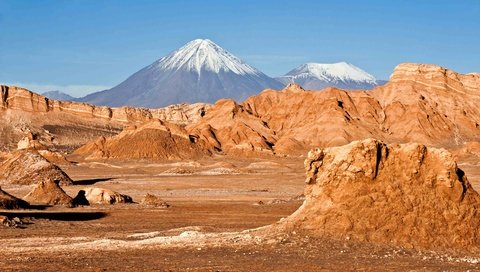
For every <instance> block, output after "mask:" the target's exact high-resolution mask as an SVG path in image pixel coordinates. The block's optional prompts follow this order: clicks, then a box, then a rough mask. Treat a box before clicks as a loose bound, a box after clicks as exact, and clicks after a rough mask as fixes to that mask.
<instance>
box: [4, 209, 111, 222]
mask: <svg viewBox="0 0 480 272" xmlns="http://www.w3.org/2000/svg"><path fill="white" fill-rule="evenodd" d="M0 215H4V216H7V217H9V218H13V217H18V218H36V219H48V220H56V221H89V220H96V219H100V218H103V217H105V216H107V215H108V214H107V213H105V212H36V211H0Z"/></svg>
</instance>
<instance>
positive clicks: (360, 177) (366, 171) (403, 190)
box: [278, 139, 480, 250]
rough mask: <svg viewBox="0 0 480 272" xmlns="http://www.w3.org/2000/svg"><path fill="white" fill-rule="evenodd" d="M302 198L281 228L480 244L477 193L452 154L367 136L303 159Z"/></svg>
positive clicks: (379, 239) (421, 244) (428, 243)
mask: <svg viewBox="0 0 480 272" xmlns="http://www.w3.org/2000/svg"><path fill="white" fill-rule="evenodd" d="M305 169H306V172H307V180H306V182H307V188H306V190H305V196H306V200H305V202H304V204H303V205H302V206H301V207H300V208H299V209H298V210H297V211H296V212H295V213H294V214H292V215H291V216H290V217H288V218H287V219H285V220H283V221H281V222H280V223H279V224H278V226H284V227H285V226H287V227H288V228H293V229H296V230H306V231H310V232H312V233H314V234H317V235H326V236H333V237H337V238H343V239H354V240H360V241H369V242H374V243H382V244H390V245H397V246H407V247H416V248H429V249H449V248H454V249H462V250H479V249H480V195H479V194H478V193H477V192H476V191H475V190H473V188H472V187H471V185H470V183H469V182H468V180H467V177H466V176H465V175H464V173H463V171H462V170H460V169H458V168H457V165H456V163H455V161H454V159H453V157H452V155H451V154H450V153H449V152H447V151H446V150H444V149H435V148H427V147H426V146H424V145H420V144H404V145H387V144H385V143H383V142H381V141H378V140H373V139H367V140H363V141H355V142H352V143H350V144H348V145H345V146H341V147H332V148H326V149H316V150H312V151H310V152H309V153H308V158H307V159H306V160H305Z"/></svg>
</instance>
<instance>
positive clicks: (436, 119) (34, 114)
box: [0, 63, 480, 156]
mask: <svg viewBox="0 0 480 272" xmlns="http://www.w3.org/2000/svg"><path fill="white" fill-rule="evenodd" d="M479 94H480V74H475V73H473V74H458V73H456V72H454V71H451V70H448V69H445V68H442V67H440V66H436V65H427V64H413V63H404V64H400V65H398V66H397V67H396V68H395V70H394V71H393V73H392V75H391V78H390V81H389V82H388V83H387V84H386V85H384V86H380V87H376V88H375V89H373V90H371V91H344V90H339V89H336V88H326V89H324V90H323V91H308V90H304V89H302V88H301V87H300V86H298V85H295V84H291V85H289V86H287V87H286V88H285V89H284V90H281V91H275V90H270V89H267V90H265V91H263V92H262V93H260V94H259V95H256V96H252V97H250V98H248V99H247V100H245V101H244V102H243V103H240V104H237V103H236V102H234V101H233V100H226V99H221V100H219V101H217V103H215V105H213V106H210V105H205V104H192V105H174V106H170V107H167V108H164V109H157V110H148V109H142V108H126V107H123V108H107V107H95V106H92V105H88V104H82V103H73V102H60V101H55V100H49V99H46V98H45V97H43V96H40V95H37V94H34V93H31V92H29V91H27V90H24V89H21V88H17V87H7V86H2V93H1V95H2V97H1V100H0V101H1V104H0V139H3V141H6V142H11V140H9V139H16V141H18V140H19V139H20V138H21V137H23V135H25V131H28V130H29V129H30V130H31V131H33V132H35V133H38V134H39V135H40V136H41V137H43V138H42V139H44V142H42V143H45V144H47V145H53V146H57V147H62V148H63V147H65V146H75V147H78V146H80V145H83V144H85V143H86V142H87V141H90V140H93V139H95V138H98V136H103V137H105V138H107V137H110V136H113V135H115V134H117V133H118V132H120V131H121V129H122V128H123V127H124V126H125V125H137V126H141V124H143V123H145V122H149V121H151V120H154V119H156V118H159V119H161V120H162V121H167V122H169V123H176V124H179V125H181V126H182V127H183V126H185V129H186V132H184V133H186V134H189V135H196V136H197V137H198V138H199V139H201V140H204V141H205V143H206V145H207V147H208V149H209V150H210V151H218V152H223V153H226V154H231V155H247V156H263V155H272V154H288V155H300V154H304V153H305V152H306V151H307V150H308V149H310V148H312V147H316V146H322V147H328V146H337V145H343V144H347V143H349V142H351V141H354V140H361V139H366V138H370V137H373V138H376V139H381V140H383V141H386V142H388V143H406V142H420V143H424V144H429V145H435V146H443V147H452V146H456V147H459V146H461V145H462V144H463V143H464V142H473V141H477V142H478V141H480V109H479V108H478V107H477V105H479V104H480V95H479ZM47 121H48V122H47ZM39 124H40V125H39ZM19 135H22V136H21V137H20V136H19ZM139 135H140V134H139ZM318 135H322V137H318ZM160 137H162V136H160ZM49 141H50V142H51V143H49ZM101 141H105V140H100V142H98V143H97V144H98V145H102V143H101ZM15 143H16V142H15ZM162 156H163V155H162Z"/></svg>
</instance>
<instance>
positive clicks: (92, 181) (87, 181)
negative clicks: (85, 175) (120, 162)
mask: <svg viewBox="0 0 480 272" xmlns="http://www.w3.org/2000/svg"><path fill="white" fill-rule="evenodd" d="M113 179H115V178H96V179H82V180H76V181H74V182H73V185H92V184H95V183H97V182H104V181H109V180H113Z"/></svg>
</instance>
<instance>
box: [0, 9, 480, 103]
mask: <svg viewBox="0 0 480 272" xmlns="http://www.w3.org/2000/svg"><path fill="white" fill-rule="evenodd" d="M196 38H208V39H211V40H213V41H214V42H216V43H217V44H219V45H220V46H222V47H223V48H225V49H226V50H228V51H230V52H231V53H233V54H234V55H236V56H238V57H240V58H241V59H243V60H244V61H245V62H247V63H249V64H250V65H252V66H254V67H256V68H258V69H260V70H262V71H263V72H265V73H266V74H268V75H270V76H278V75H282V74H284V73H286V72H288V71H289V70H291V69H293V68H295V67H296V66H298V65H300V64H302V63H305V62H323V63H329V62H337V61H347V62H350V63H352V64H354V65H357V66H359V67H361V68H362V69H364V70H366V71H367V72H369V73H371V74H373V75H374V76H376V77H377V78H379V79H387V78H388V76H389V75H390V73H391V72H392V70H393V68H394V67H395V66H396V65H397V64H398V63H401V62H419V63H434V64H438V65H441V66H445V67H448V68H451V69H453V70H456V71H458V72H462V73H466V72H479V71H480V1H478V0H464V1H446V0H434V1H433V0H432V1H428V0H424V1H418V0H417V1H413V0H411V1H409V0H403V1H374V0H371V1H367V0H365V1H361V0H358V1H353V0H352V1H346V0H345V1H342V0H340V1H291V0H290V1H278V0H277V1H266V0H265V1H248V0H247V1H234V0H232V1H207V0H203V1H200V0H198V1H193V0H192V1H182V0H176V1H173V0H172V1H166V0H165V1H160V0H155V1H153V0H152V1H141V0H135V1H133V0H122V1H121V0H115V1H109V0H103V1H102V0H68V1H60V0H57V1H47V0H32V1H26V0H12V1H10V0H0V82H3V83H10V84H21V85H24V86H26V87H29V88H32V89H33V90H35V91H44V90H51V89H60V90H63V91H66V92H68V93H71V94H74V95H76V96H80V95H84V94H86V93H88V92H91V91H95V90H100V89H103V88H108V87H113V86H115V85H117V84H118V83H120V82H121V81H123V80H125V79H126V78H127V77H128V76H130V75H131V74H133V73H134V72H136V71H137V70H139V69H141V68H142V67H144V66H146V65H149V64H150V63H152V62H153V61H155V60H157V59H159V58H160V57H162V56H164V55H166V54H168V53H170V52H171V51H172V50H174V49H176V48H178V47H180V46H182V45H183V44H185V43H186V42H188V41H190V40H193V39H196Z"/></svg>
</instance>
